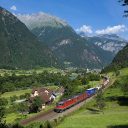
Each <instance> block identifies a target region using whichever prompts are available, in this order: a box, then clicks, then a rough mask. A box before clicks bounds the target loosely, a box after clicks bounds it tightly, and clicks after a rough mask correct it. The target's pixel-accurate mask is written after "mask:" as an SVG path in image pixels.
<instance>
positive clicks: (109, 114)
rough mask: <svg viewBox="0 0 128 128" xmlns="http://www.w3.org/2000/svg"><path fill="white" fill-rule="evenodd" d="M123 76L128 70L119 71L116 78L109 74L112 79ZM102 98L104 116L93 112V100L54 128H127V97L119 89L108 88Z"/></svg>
mask: <svg viewBox="0 0 128 128" xmlns="http://www.w3.org/2000/svg"><path fill="white" fill-rule="evenodd" d="M124 75H128V68H126V69H123V70H121V71H120V76H118V77H116V76H114V75H113V73H112V72H111V73H109V76H111V78H112V79H119V78H120V77H122V76H124ZM104 97H105V101H106V102H105V103H106V107H105V110H104V114H103V113H102V112H95V111H94V110H97V109H96V107H95V100H94V99H93V100H92V101H91V102H88V103H86V104H85V105H84V106H83V107H82V108H80V109H79V110H77V111H75V112H74V113H72V114H71V115H69V116H67V117H66V118H64V120H63V121H62V122H61V123H60V124H59V125H58V126H57V127H56V128H128V102H127V101H128V96H124V94H123V93H122V91H121V90H120V89H119V88H113V87H110V88H108V89H107V90H106V91H105V93H104ZM122 97H123V98H122ZM121 98H122V99H121ZM124 98H125V99H126V101H125V100H124ZM121 100H122V101H121ZM120 102H124V103H123V104H120ZM88 108H91V109H92V110H91V109H88Z"/></svg>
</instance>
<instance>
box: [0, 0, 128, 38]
mask: <svg viewBox="0 0 128 128" xmlns="http://www.w3.org/2000/svg"><path fill="white" fill-rule="evenodd" d="M37 1H38V2H37ZM0 6H2V7H4V8H6V9H7V10H9V11H11V12H12V13H15V14H18V13H20V14H32V13H38V12H45V13H48V14H51V15H54V16H57V17H59V18H61V19H63V20H65V21H66V22H68V24H69V25H71V26H72V27H73V28H74V30H76V31H77V32H83V33H85V35H90V36H91V35H96V34H118V35H120V36H122V37H124V38H125V39H128V18H124V17H123V11H124V7H122V6H121V3H119V2H118V0H96V1H95V0H0Z"/></svg>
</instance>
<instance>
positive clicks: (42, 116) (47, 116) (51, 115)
mask: <svg viewBox="0 0 128 128" xmlns="http://www.w3.org/2000/svg"><path fill="white" fill-rule="evenodd" d="M113 82H114V81H110V82H109V84H108V85H107V86H106V87H105V88H104V91H105V90H106V89H107V88H108V87H110V86H111V85H112V84H113ZM95 96H96V95H94V96H92V97H90V98H88V99H86V100H85V101H82V102H80V103H79V104H77V105H75V106H73V107H71V108H69V109H67V110H66V111H64V112H62V113H56V112H54V110H50V111H48V112H45V113H39V114H38V115H36V116H33V117H30V118H28V119H24V120H22V121H21V122H20V124H21V125H23V126H25V125H28V124H30V123H32V122H36V121H47V120H48V121H52V120H54V119H57V118H59V117H63V116H64V115H68V114H70V113H72V112H74V111H75V110H77V109H79V108H80V107H81V106H83V105H84V104H85V103H87V102H89V101H90V100H92V99H93V98H94V97H95Z"/></svg>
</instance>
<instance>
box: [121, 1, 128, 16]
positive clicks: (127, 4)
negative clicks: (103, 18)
mask: <svg viewBox="0 0 128 128" xmlns="http://www.w3.org/2000/svg"><path fill="white" fill-rule="evenodd" d="M119 2H121V3H122V6H127V7H128V0H119ZM124 16H126V17H128V10H124Z"/></svg>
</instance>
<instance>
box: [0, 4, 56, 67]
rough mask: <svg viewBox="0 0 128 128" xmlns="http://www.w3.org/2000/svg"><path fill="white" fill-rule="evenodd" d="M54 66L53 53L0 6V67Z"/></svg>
mask: <svg viewBox="0 0 128 128" xmlns="http://www.w3.org/2000/svg"><path fill="white" fill-rule="evenodd" d="M51 62H52V65H53V66H56V64H57V62H56V59H55V57H54V56H53V53H52V52H51V51H50V50H49V49H48V48H47V47H46V46H44V45H43V44H41V43H40V42H39V41H38V40H37V38H36V37H35V35H33V34H32V33H31V32H30V31H29V30H28V28H27V27H26V26H25V25H24V24H23V23H22V22H21V21H19V20H18V19H17V18H16V17H15V16H14V15H12V14H11V13H10V12H8V11H7V10H5V9H3V8H2V7H0V68H10V67H11V68H33V67H37V66H51Z"/></svg>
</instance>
